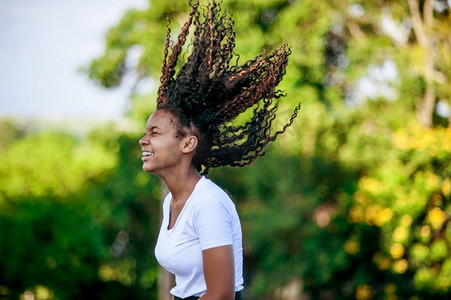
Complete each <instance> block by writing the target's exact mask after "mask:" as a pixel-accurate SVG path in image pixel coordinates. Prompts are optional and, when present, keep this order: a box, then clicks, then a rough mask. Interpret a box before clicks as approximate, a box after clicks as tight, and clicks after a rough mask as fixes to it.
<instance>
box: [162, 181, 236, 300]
mask: <svg viewBox="0 0 451 300" xmlns="http://www.w3.org/2000/svg"><path fill="white" fill-rule="evenodd" d="M171 199H172V195H171V194H170V193H169V194H168V195H167V196H166V197H165V199H164V203H163V223H162V224H161V228H160V234H159V236H158V241H157V245H156V247H155V256H156V258H157V260H158V262H159V264H160V265H161V266H162V267H163V268H165V269H166V270H168V271H169V272H171V273H173V274H174V275H175V283H176V286H175V287H174V288H173V289H172V290H171V294H173V295H175V296H177V297H180V298H186V297H189V296H197V297H200V296H202V295H203V294H204V293H205V292H206V290H207V286H206V283H205V277H204V270H203V262H202V250H206V249H210V248H214V247H219V246H225V245H233V252H234V261H235V291H240V290H242V289H243V247H242V233H241V224H240V220H239V217H238V214H237V212H236V208H235V204H234V203H233V202H232V200H231V199H230V198H229V196H228V195H227V194H226V193H225V192H224V191H223V190H222V189H221V188H220V187H218V186H217V185H216V184H215V183H213V182H212V181H211V180H210V179H207V178H206V177H204V176H202V178H201V179H200V180H199V181H198V182H197V184H196V186H195V188H194V190H193V192H192V193H191V195H190V196H189V198H188V199H187V200H186V203H185V205H184V207H183V209H182V211H181V213H180V215H179V216H178V218H177V220H176V222H175V225H174V227H173V228H171V229H168V226H169V215H170V203H171Z"/></svg>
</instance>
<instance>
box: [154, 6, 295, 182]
mask: <svg viewBox="0 0 451 300" xmlns="http://www.w3.org/2000/svg"><path fill="white" fill-rule="evenodd" d="M190 6H191V12H190V14H189V18H188V20H187V21H186V22H185V24H184V25H183V27H182V30H181V32H180V34H179V36H178V41H177V43H176V44H175V45H173V46H171V45H170V28H169V25H170V22H169V20H168V31H167V34H166V42H165V49H164V59H163V67H162V75H161V78H160V83H161V86H160V88H159V90H158V98H157V109H164V110H167V111H169V112H171V113H172V114H174V115H175V116H176V117H177V118H178V119H179V120H180V125H179V126H181V127H188V128H194V129H195V130H194V132H195V134H196V135H197V137H198V140H199V146H198V148H197V150H196V154H195V156H194V158H193V165H194V166H195V167H196V168H197V169H198V170H199V172H201V173H204V174H205V173H208V170H209V169H210V168H212V167H218V166H227V165H230V166H245V165H249V164H250V163H252V162H253V161H254V160H255V159H256V158H257V157H258V156H260V155H263V154H264V152H263V149H264V147H265V146H266V145H267V144H268V143H269V142H271V141H274V140H275V139H276V137H277V136H278V135H280V134H282V133H284V132H285V130H286V129H287V128H288V127H289V126H291V124H292V123H293V121H294V119H295V117H296V116H297V114H298V112H299V109H300V106H297V107H296V109H295V110H294V112H293V114H292V116H291V118H290V121H289V122H288V123H287V124H286V125H285V126H283V128H282V129H281V130H279V131H277V132H276V133H274V134H272V133H271V124H272V122H273V121H274V119H275V118H276V112H277V109H278V104H277V103H273V99H279V98H282V97H284V96H285V94H284V93H283V92H282V91H280V90H276V87H277V85H278V84H279V83H280V81H281V80H282V78H283V76H284V75H285V69H286V66H287V63H288V56H289V55H290V54H291V50H290V49H289V47H288V46H287V45H286V44H285V43H283V44H282V46H280V47H279V48H278V49H276V50H275V51H273V52H272V53H270V54H269V55H265V53H262V54H261V55H259V56H257V57H256V58H254V59H251V60H248V61H246V62H245V63H244V64H242V65H239V64H238V60H237V61H236V63H235V65H231V64H230V62H231V60H232V58H233V57H234V56H235V55H234V53H233V50H234V48H235V32H234V30H233V26H234V22H233V20H232V17H231V14H230V13H229V12H227V11H224V12H222V11H221V6H220V4H219V3H217V2H216V1H215V0H212V1H211V3H210V4H209V5H208V6H206V7H205V10H206V12H205V13H204V14H201V13H200V11H199V1H198V0H196V1H195V2H190ZM192 24H194V26H195V29H194V33H193V41H192V51H191V53H190V54H189V56H188V58H187V60H186V61H185V62H184V63H183V65H182V66H181V67H180V70H179V71H178V73H177V75H176V76H175V73H176V71H175V67H176V65H177V61H178V58H179V56H180V53H181V52H182V47H183V45H184V44H185V42H186V37H187V36H188V34H189V28H190V26H191V25H192ZM169 52H171V54H170V55H169ZM251 107H254V109H253V116H252V118H251V120H249V121H248V122H247V123H245V124H244V125H241V126H234V125H232V124H231V122H232V121H233V120H234V119H236V117H237V116H238V115H239V114H241V113H243V112H244V111H246V110H247V109H248V108H251ZM179 131H180V132H182V130H179Z"/></svg>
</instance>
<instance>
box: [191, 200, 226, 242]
mask: <svg viewBox="0 0 451 300" xmlns="http://www.w3.org/2000/svg"><path fill="white" fill-rule="evenodd" d="M226 201H227V199H220V198H215V197H213V196H212V195H205V196H204V197H202V200H201V201H199V203H198V205H197V208H196V215H195V218H194V227H195V230H196V231H197V234H198V235H199V241H200V245H201V249H202V250H206V249H210V248H214V247H219V246H225V245H232V244H233V237H232V215H231V213H230V212H229V211H228V209H227V206H226V204H227V203H226Z"/></svg>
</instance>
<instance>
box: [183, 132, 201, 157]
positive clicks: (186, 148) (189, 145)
mask: <svg viewBox="0 0 451 300" xmlns="http://www.w3.org/2000/svg"><path fill="white" fill-rule="evenodd" d="M198 142H199V141H198V140H197V137H196V136H195V135H190V136H187V137H185V138H184V139H183V148H182V153H185V154H188V153H190V152H193V151H194V150H195V149H196V148H197V144H198Z"/></svg>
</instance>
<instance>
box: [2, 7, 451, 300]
mask: <svg viewBox="0 0 451 300" xmlns="http://www.w3.org/2000/svg"><path fill="white" fill-rule="evenodd" d="M450 5H451V4H450V2H449V1H446V0H425V1H417V0H406V1H386V0H379V1H350V0H341V1H338V0H333V1H316V0H272V1H270V0H266V1H265V0H248V1H237V0H224V1H223V6H224V7H225V8H227V9H230V10H231V11H232V12H233V15H234V20H235V31H236V33H237V36H236V45H237V46H236V49H235V51H236V53H237V54H239V55H240V62H241V63H242V62H244V61H245V60H246V59H250V58H253V57H254V56H256V55H258V54H259V53H261V51H262V50H263V49H267V50H268V51H271V50H273V49H274V48H275V47H277V46H278V45H280V44H281V43H282V42H283V40H286V41H287V43H288V44H289V45H291V47H292V51H293V53H292V55H291V59H290V62H289V66H288V69H287V73H286V76H285V78H284V80H283V81H282V83H281V85H280V88H281V89H283V90H284V91H286V92H287V97H286V98H284V99H283V101H282V102H281V104H280V109H279V119H278V121H277V122H274V127H275V129H276V128H280V127H281V126H282V124H283V123H284V122H286V121H287V120H288V119H289V116H290V114H291V111H292V109H293V107H294V106H295V105H296V104H297V103H298V102H301V103H302V109H301V113H300V115H299V117H298V118H297V120H296V121H295V123H294V124H293V126H292V127H291V128H290V129H289V130H288V131H287V132H286V134H285V135H284V136H282V137H281V138H280V139H278V140H277V141H276V142H275V143H273V144H272V145H271V146H270V147H269V148H268V150H267V153H266V154H265V156H264V157H262V158H259V159H257V160H256V161H255V163H254V164H253V165H252V166H250V167H246V168H221V169H215V170H213V171H212V172H211V174H210V177H211V178H212V179H213V180H214V181H216V182H217V183H218V184H219V185H220V186H222V187H223V188H225V189H226V190H228V191H229V193H230V194H231V195H232V198H233V199H234V201H235V202H236V204H237V208H238V212H239V214H240V216H241V222H242V226H243V235H244V261H245V266H244V268H245V270H244V274H245V293H244V297H245V299H391V300H392V299H449V297H450V296H451V257H450V250H451V224H450V214H451V201H450V200H451V112H450V105H451V96H450V95H451V16H450ZM188 12H189V8H188V3H187V1H169V0H165V1H162V0H160V1H150V3H149V7H148V8H147V9H143V10H136V9H135V10H129V11H127V12H124V15H123V17H122V18H121V20H118V23H117V25H115V26H114V27H112V28H111V29H110V30H109V31H108V34H107V35H106V39H105V48H104V53H103V55H101V56H100V57H98V58H88V59H92V62H91V63H90V65H89V66H87V67H86V76H89V77H90V78H91V79H92V80H94V81H95V82H97V83H99V84H100V85H101V86H104V87H105V88H113V87H116V86H119V85H121V82H122V79H123V78H124V76H126V75H127V74H131V73H132V74H135V75H136V76H135V78H136V84H135V85H134V86H135V87H137V86H139V85H140V84H143V83H144V84H149V80H147V79H150V80H153V81H157V80H158V78H159V75H160V74H159V73H160V68H161V64H162V57H163V53H162V51H163V45H164V37H165V33H166V23H167V22H166V20H165V18H166V15H167V14H168V15H169V17H170V18H171V20H172V23H171V28H172V30H173V35H174V38H175V37H176V34H177V33H178V30H179V28H180V26H181V23H183V22H184V20H185V19H186V16H187V13H188ZM132 53H133V55H132ZM131 56H134V57H139V61H138V63H137V64H136V65H135V66H134V67H133V68H131V67H130V64H128V63H127V61H128V60H129V59H131ZM155 98H156V91H152V92H150V93H148V92H146V93H143V92H140V89H138V88H136V89H135V88H134V89H132V91H131V94H130V99H129V104H130V105H129V106H128V107H129V109H128V110H127V112H126V118H127V119H128V121H129V123H128V126H126V127H124V126H122V125H121V124H118V123H114V122H111V123H108V124H104V125H100V126H97V127H95V128H93V129H91V130H90V131H89V132H88V133H86V134H83V135H75V134H71V133H68V132H66V131H64V130H55V129H51V130H50V129H46V130H26V129H24V128H22V127H21V126H19V125H18V122H17V121H15V120H14V119H3V120H1V121H0V228H1V235H0V299H159V298H160V299H162V295H161V294H160V295H158V280H159V277H161V276H160V275H159V274H160V270H159V268H158V265H157V263H156V260H155V258H154V254H153V248H154V245H155V242H156V234H157V232H158V229H159V222H160V215H161V208H160V206H161V202H160V201H161V199H162V198H163V196H164V191H163V188H162V185H161V182H160V180H159V179H158V178H156V177H154V176H151V175H149V174H146V173H144V172H143V171H142V169H141V160H140V156H141V154H140V152H141V151H140V147H139V145H138V139H139V137H140V136H141V134H142V133H143V131H144V127H145V122H146V119H147V117H148V115H149V113H151V112H152V111H153V109H154V105H155V104H154V103H155ZM24 158H26V159H24Z"/></svg>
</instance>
